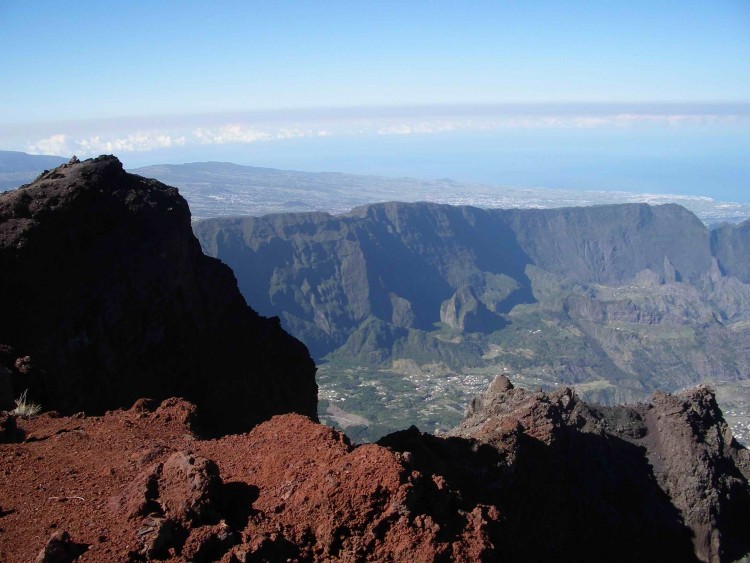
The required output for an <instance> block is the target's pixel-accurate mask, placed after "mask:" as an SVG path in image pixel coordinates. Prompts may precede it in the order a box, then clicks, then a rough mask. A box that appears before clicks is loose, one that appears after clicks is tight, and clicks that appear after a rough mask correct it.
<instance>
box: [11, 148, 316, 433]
mask: <svg viewBox="0 0 750 563" xmlns="http://www.w3.org/2000/svg"><path fill="white" fill-rule="evenodd" d="M0 312H1V314H0V376H2V377H0V380H2V383H3V385H0V391H2V393H0V402H1V403H2V404H0V408H8V407H9V406H11V405H12V403H13V399H14V398H15V397H18V396H19V395H21V393H22V392H24V391H25V390H28V397H29V399H33V400H34V401H36V402H39V403H41V404H43V405H44V407H45V408H46V409H54V410H57V411H60V412H61V413H66V414H73V413H76V412H79V411H86V412H88V413H90V414H103V413H104V412H105V411H107V410H110V409H114V408H119V407H127V406H130V405H132V404H133V402H134V401H135V400H136V399H138V398H140V397H150V398H153V399H165V398H168V397H172V396H182V397H185V398H187V399H189V400H191V401H193V402H194V403H195V404H196V405H198V407H199V409H200V410H201V411H203V412H204V415H205V416H204V417H203V420H204V422H205V423H206V424H208V425H209V426H210V429H211V430H212V431H215V432H220V433H223V432H228V431H242V430H247V429H248V428H250V427H252V426H253V425H254V424H257V423H258V422H260V421H262V420H266V419H268V418H270V417H271V416H273V415H274V414H279V413H284V412H299V413H302V414H306V415H309V416H312V417H315V412H316V403H317V386H316V384H315V366H314V364H313V362H312V360H311V359H310V357H309V355H308V352H307V350H306V349H305V347H304V346H303V345H302V344H301V343H300V342H298V341H297V340H295V339H294V338H292V337H290V336H289V335H288V334H287V333H285V332H284V331H283V330H282V329H281V327H280V326H279V322H278V319H273V318H272V319H266V318H263V317H261V316H259V315H258V314H257V313H256V312H255V311H254V310H252V309H251V308H249V307H248V306H247V304H246V303H245V301H244V299H243V298H242V296H241V295H240V293H239V291H238V289H237V285H236V280H235V278H234V276H233V275H232V272H231V271H230V270H229V268H227V267H226V266H224V265H222V264H221V263H219V261H218V260H215V259H213V258H209V257H207V256H204V255H203V254H202V252H201V250H200V246H199V244H198V241H197V240H196V238H195V237H194V235H193V233H192V231H191V227H190V211H189V209H188V206H187V203H186V202H185V200H184V199H183V198H182V197H180V196H179V194H178V193H177V190H176V189H174V188H170V187H167V186H165V185H163V184H161V183H159V182H157V181H154V180H147V179H145V178H142V177H140V176H135V175H132V174H128V173H126V172H125V171H124V170H123V168H122V165H121V164H120V162H119V161H118V160H117V159H116V158H114V157H100V158H97V159H93V160H87V161H84V162H78V161H77V160H76V159H73V160H71V162H70V163H69V164H64V165H62V166H60V167H58V168H55V169H53V170H51V171H49V172H46V173H44V174H42V175H41V176H39V177H38V178H37V179H36V180H35V181H34V182H32V183H31V184H28V185H26V186H22V187H21V188H19V189H18V190H15V191H12V192H6V193H4V194H2V195H0ZM3 366H4V367H3ZM9 381H10V384H9V383H8V382H9Z"/></svg>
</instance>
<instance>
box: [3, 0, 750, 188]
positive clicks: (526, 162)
mask: <svg viewBox="0 0 750 563" xmlns="http://www.w3.org/2000/svg"><path fill="white" fill-rule="evenodd" d="M113 19H116V21H117V25H116V26H113V25H112V22H113ZM0 21H1V22H3V23H2V24H0V25H2V26H3V32H4V33H2V34H0V47H1V48H3V49H4V52H6V53H9V54H10V56H7V57H6V58H5V60H4V63H3V65H2V67H0V80H2V81H3V83H4V84H6V85H11V86H12V87H7V88H5V89H3V90H2V91H0V149H4V150H18V151H24V152H29V153H33V154H59V155H63V156H69V155H72V154H76V155H78V156H79V157H81V158H84V157H90V156H95V155H98V154H102V153H113V154H116V155H117V156H118V157H119V158H120V159H121V160H122V161H123V162H124V163H125V165H126V166H127V167H131V168H132V167H138V166H144V165H148V164H161V163H183V162H190V161H206V160H221V161H230V162H235V163H238V164H244V165H254V166H267V167H273V168H285V169H296V170H304V171H332V172H350V173H360V174H377V175H383V176H409V177H414V178H421V179H437V178H451V179H454V180H456V181H461V182H481V183H484V184H491V185H503V186H519V187H536V186H540V187H547V188H565V189H582V190H592V189H593V190H605V191H606V190H617V191H635V192H653V193H677V194H689V195H704V196H707V197H713V198H715V199H718V200H730V201H743V202H745V201H750V194H746V192H750V190H747V189H746V188H748V187H750V163H748V160H750V159H747V158H746V155H747V154H750V5H749V4H747V3H746V2H743V1H740V0H737V1H727V2H722V3H712V4H706V3H703V2H698V1H688V2H683V3H679V4H674V3H671V2H645V1H643V2H642V1H634V2H629V3H627V4H623V3H616V2H601V3H596V4H593V3H573V4H569V5H562V4H560V3H557V2H534V3H518V2H509V1H508V2H506V1H498V2H477V3H473V4H470V5H466V4H459V3H455V2H447V1H446V2H443V1H438V2H413V3H408V4H404V3H398V2H390V1H384V2H363V3H358V4H357V5H354V4H350V3H346V2H337V1H333V2H309V3H298V2H286V1H279V2H266V1H259V2H254V3H247V4H235V3H228V2H227V3H224V2H220V3H216V4H212V5H211V6H210V7H206V6H204V5H202V4H197V3H191V2H186V3H181V4H180V5H179V6H177V5H170V4H157V5H154V4H153V3H146V2H140V1H135V2H132V3H129V4H128V6H127V9H123V7H122V5H121V4H119V3H116V2H107V1H105V2H101V3H98V4H97V9H95V10H92V9H90V6H89V5H88V4H86V3H84V2H81V1H72V2H68V3H65V4H64V5H59V4H57V3H55V2H44V1H42V2H38V3H33V4H27V3H3V4H1V5H0ZM40 30H41V31H40ZM61 34H62V35H61ZM61 36H64V38H65V40H64V41H61V40H60V37H61ZM29 38H33V40H29Z"/></svg>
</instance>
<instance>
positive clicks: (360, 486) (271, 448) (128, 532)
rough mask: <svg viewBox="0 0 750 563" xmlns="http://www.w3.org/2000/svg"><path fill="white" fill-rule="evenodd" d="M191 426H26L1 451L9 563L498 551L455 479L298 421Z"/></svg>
mask: <svg viewBox="0 0 750 563" xmlns="http://www.w3.org/2000/svg"><path fill="white" fill-rule="evenodd" d="M194 419H195V408H194V407H193V405H191V404H190V403H187V402H185V401H182V400H179V399H168V400H166V401H164V402H163V403H162V404H161V405H160V406H158V407H157V406H156V404H155V403H153V402H149V401H147V400H141V401H139V402H138V403H136V405H135V406H134V407H133V408H131V409H130V410H127V411H113V412H108V413H106V414H105V415H104V416H92V417H87V416H83V415H80V416H72V417H56V416H55V415H54V414H52V415H50V414H45V415H41V416H38V417H35V418H32V419H18V420H17V422H18V426H19V428H20V429H21V431H22V434H20V435H17V436H16V439H17V440H22V441H21V442H19V443H6V444H0V561H4V562H7V563H14V562H28V561H34V560H37V561H55V562H57V561H73V560H76V561H82V562H83V561H96V562H102V561H146V560H151V559H166V560H175V561H215V560H220V561H264V560H267V561H277V560H281V561H284V560H288V559H291V560H311V559H315V560H343V561H353V560H363V559H369V560H393V561H433V560H435V559H436V558H437V559H440V558H445V559H446V560H455V561H475V560H479V559H483V558H485V557H486V556H487V555H488V554H489V552H490V551H491V549H492V546H491V544H490V542H489V540H488V539H487V535H486V532H485V528H486V526H487V524H488V522H491V521H493V520H496V519H497V518H498V514H497V510H496V509H495V508H493V507H489V508H488V507H485V506H481V505H480V506H477V507H476V508H475V509H474V510H473V511H471V512H462V513H458V512H456V511H453V510H450V509H448V508H449V507H451V506H453V505H454V504H455V501H456V499H455V498H454V494H453V493H452V492H450V491H449V490H448V489H447V487H446V485H445V482H444V481H442V480H441V478H440V477H439V476H425V475H422V474H421V473H419V472H417V471H415V470H412V469H409V468H408V467H407V465H406V464H405V463H404V461H403V459H402V458H403V455H402V454H399V453H394V452H392V451H390V450H388V449H386V448H383V447H380V446H376V445H364V446H359V447H353V446H352V445H350V444H349V442H348V440H347V438H346V437H345V436H344V435H343V434H340V433H338V432H336V431H334V430H332V429H330V428H327V427H324V426H321V425H318V424H315V423H313V422H311V421H310V420H309V419H307V418H305V417H303V416H300V415H293V414H292V415H283V416H277V417H274V418H273V419H272V420H270V421H268V422H266V423H263V424H261V425H260V426H257V427H256V428H255V429H253V430H252V431H251V432H249V433H247V434H239V435H231V436H226V437H224V438H221V439H218V440H201V439H199V438H197V437H196V436H195V434H194V433H193V432H192V431H191V424H192V421H193V420H194ZM51 538H52V539H51ZM45 546H46V549H47V551H46V552H45V551H44V550H45ZM37 558H38V559H37Z"/></svg>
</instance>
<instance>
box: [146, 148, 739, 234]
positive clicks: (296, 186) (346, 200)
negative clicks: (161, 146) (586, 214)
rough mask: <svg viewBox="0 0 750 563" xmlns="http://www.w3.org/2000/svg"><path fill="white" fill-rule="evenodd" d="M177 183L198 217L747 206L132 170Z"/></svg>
mask: <svg viewBox="0 0 750 563" xmlns="http://www.w3.org/2000/svg"><path fill="white" fill-rule="evenodd" d="M132 172H134V173H136V174H140V175H142V176H146V177H149V178H156V179H157V180H160V181H162V182H164V183H166V184H169V185H171V186H176V187H178V188H179V189H180V193H181V194H182V195H183V196H184V197H185V199H187V200H188V202H189V203H190V208H191V210H192V212H193V216H194V217H197V218H211V217H227V216H240V215H255V216H257V215H265V214H269V213H285V212H299V211H323V212H327V213H332V214H341V213H347V212H349V211H350V210H351V209H353V208H354V207H357V206H361V205H366V204H370V203H376V202H387V201H395V200H398V201H409V202H416V201H430V202H434V203H447V204H452V205H473V206H476V207H482V208H498V207H500V208H506V209H507V208H529V209H536V208H553V207H571V206H588V205H603V204H611V203H638V202H643V203H651V204H664V203H678V204H680V205H682V206H684V207H686V208H687V209H690V210H691V211H692V212H693V213H695V214H696V215H697V216H698V217H699V218H700V219H701V220H702V221H703V222H704V223H706V224H707V225H716V224H719V223H721V222H723V221H728V222H735V223H736V222H739V221H742V220H745V219H747V218H750V205H748V204H742V203H730V202H721V201H715V200H713V199H711V198H709V197H701V196H687V195H675V194H672V195H660V194H638V193H628V192H605V191H584V190H562V189H547V188H514V187H507V186H489V185H482V184H472V183H467V182H456V181H454V180H450V179H441V180H417V179H414V178H388V177H383V176H363V175H358V174H341V173H334V172H299V171H294V170H276V169H273V168H258V167H254V166H240V165H237V164H232V163H229V162H193V163H189V164H161V165H155V166H146V167H143V168H136V169H134V170H132Z"/></svg>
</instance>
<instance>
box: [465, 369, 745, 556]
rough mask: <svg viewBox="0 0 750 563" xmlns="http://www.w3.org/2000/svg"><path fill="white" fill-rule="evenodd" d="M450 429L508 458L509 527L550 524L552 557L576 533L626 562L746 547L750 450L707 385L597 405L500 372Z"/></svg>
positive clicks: (500, 497) (501, 502) (504, 496)
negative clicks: (517, 385)
mask: <svg viewBox="0 0 750 563" xmlns="http://www.w3.org/2000/svg"><path fill="white" fill-rule="evenodd" d="M455 435H456V436H460V437H463V438H467V439H471V440H477V441H478V442H479V443H481V444H487V445H490V446H492V447H493V448H494V449H496V450H497V451H498V453H500V454H501V455H502V457H503V459H504V463H506V464H507V470H506V471H504V472H502V476H501V477H499V478H498V482H497V484H498V487H499V488H498V492H497V496H496V498H497V503H498V506H499V508H500V509H501V512H503V509H505V513H506V514H508V515H509V520H510V521H511V522H513V524H512V525H511V530H515V532H514V533H518V534H523V533H528V532H524V527H525V526H533V527H535V528H537V530H544V531H545V533H544V534H543V535H544V537H545V538H546V541H545V544H544V549H545V550H549V553H550V555H552V556H553V559H558V558H562V559H565V557H564V556H563V555H562V554H563V553H564V550H565V549H566V547H565V546H566V543H567V542H569V541H571V540H572V539H575V541H576V542H577V543H580V544H581V545H587V546H589V548H590V549H592V552H594V553H602V551H600V550H603V549H605V544H606V545H608V549H609V550H612V551H613V552H615V553H617V554H618V555H617V556H616V557H615V558H616V559H619V558H624V560H664V561H666V560H690V558H691V557H692V556H691V555H690V554H689V551H692V550H694V552H695V555H697V557H698V558H699V559H700V560H701V561H734V560H736V559H738V558H739V557H741V556H743V555H745V554H746V553H748V552H749V551H750V533H748V530H750V487H749V486H748V479H750V456H749V455H748V451H747V450H746V449H745V448H743V447H742V446H740V445H738V444H737V442H736V441H734V440H733V438H732V435H731V432H730V431H729V429H728V427H727V424H726V422H725V421H724V419H723V417H722V414H721V411H720V410H719V408H718V406H717V404H716V400H715V397H714V395H713V393H712V392H711V390H710V389H708V388H707V387H705V386H699V387H696V388H693V389H689V390H687V391H685V392H683V393H679V394H675V395H670V394H667V393H656V394H655V395H654V396H653V398H652V402H651V404H639V405H632V406H617V407H607V408H599V407H595V406H592V405H587V404H586V403H584V402H582V401H580V400H579V399H578V398H577V397H576V395H575V394H574V393H573V392H572V391H571V390H570V389H567V388H566V389H562V390H560V391H556V392H554V393H549V394H548V393H543V392H538V393H529V392H527V391H524V390H522V389H514V388H513V387H512V385H511V384H510V382H509V381H508V380H507V379H506V378H504V377H499V378H498V379H496V380H495V381H494V382H493V384H492V385H491V386H490V388H489V389H488V391H487V392H486V393H485V394H483V395H482V396H481V397H478V398H477V399H475V401H474V402H473V403H472V405H471V407H470V409H469V412H468V414H467V416H466V419H465V420H464V421H463V422H462V423H461V425H460V426H459V428H458V429H456V431H455ZM519 491H523V492H522V493H519ZM571 523H573V524H571ZM511 530H506V532H508V531H511ZM512 535H513V534H511V536H512ZM636 538H637V539H636ZM570 548H573V546H572V545H571V546H570ZM690 548H692V550H691V549H690ZM584 559H586V558H585V557H582V558H581V560H584Z"/></svg>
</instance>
